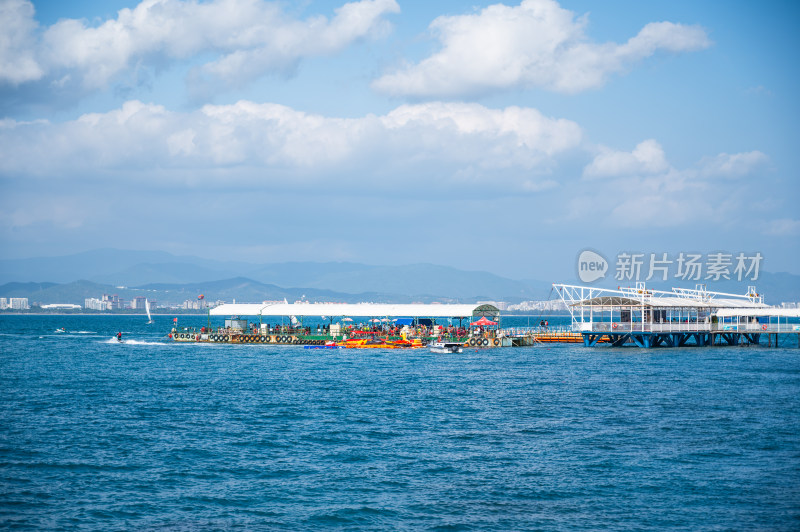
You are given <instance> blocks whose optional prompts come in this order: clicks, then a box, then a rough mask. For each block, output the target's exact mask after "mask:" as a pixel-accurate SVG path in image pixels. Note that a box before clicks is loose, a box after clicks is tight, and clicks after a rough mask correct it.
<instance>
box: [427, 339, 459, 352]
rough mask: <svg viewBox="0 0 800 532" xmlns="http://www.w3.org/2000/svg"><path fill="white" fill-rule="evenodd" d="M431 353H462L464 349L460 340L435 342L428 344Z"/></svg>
mask: <svg viewBox="0 0 800 532" xmlns="http://www.w3.org/2000/svg"><path fill="white" fill-rule="evenodd" d="M428 348H429V349H430V350H431V353H461V352H463V351H464V349H463V347H462V346H461V344H459V343H458V342H433V343H430V344H428Z"/></svg>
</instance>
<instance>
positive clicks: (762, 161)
mask: <svg viewBox="0 0 800 532" xmlns="http://www.w3.org/2000/svg"><path fill="white" fill-rule="evenodd" d="M768 161H769V158H768V157H767V156H766V155H765V154H764V153H762V152H760V151H758V150H754V151H749V152H744V153H734V154H729V153H720V154H719V155H717V156H716V157H711V158H706V159H704V160H703V161H701V162H700V172H701V174H703V175H705V176H708V177H743V176H747V175H751V174H752V173H753V172H754V171H756V170H759V169H761V168H763V167H764V166H765V165H766V164H767V162H768Z"/></svg>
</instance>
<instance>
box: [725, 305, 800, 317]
mask: <svg viewBox="0 0 800 532" xmlns="http://www.w3.org/2000/svg"><path fill="white" fill-rule="evenodd" d="M717 316H719V317H720V318H728V317H732V316H739V317H762V316H763V317H766V316H771V317H776V318H800V309H797V308H775V307H770V308H757V309H756V308H730V309H720V310H719V311H717Z"/></svg>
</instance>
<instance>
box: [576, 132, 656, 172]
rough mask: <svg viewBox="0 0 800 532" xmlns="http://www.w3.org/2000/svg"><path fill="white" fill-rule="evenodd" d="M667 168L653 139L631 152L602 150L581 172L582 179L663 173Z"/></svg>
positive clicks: (642, 143)
mask: <svg viewBox="0 0 800 532" xmlns="http://www.w3.org/2000/svg"><path fill="white" fill-rule="evenodd" d="M668 168H669V164H667V160H666V157H665V156H664V150H663V149H662V148H661V145H660V144H659V143H658V142H656V141H655V140H653V139H649V140H645V141H643V142H641V143H639V144H638V145H637V146H636V148H635V149H634V150H633V151H632V152H623V151H614V150H610V149H607V148H605V149H603V150H602V151H601V152H600V153H599V154H598V155H597V156H596V157H595V158H594V160H593V161H592V162H591V163H590V164H589V165H587V166H586V168H584V170H583V175H584V177H619V176H626V175H647V174H657V173H660V172H664V171H666V170H667V169H668Z"/></svg>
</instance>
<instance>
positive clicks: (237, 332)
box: [169, 283, 800, 349]
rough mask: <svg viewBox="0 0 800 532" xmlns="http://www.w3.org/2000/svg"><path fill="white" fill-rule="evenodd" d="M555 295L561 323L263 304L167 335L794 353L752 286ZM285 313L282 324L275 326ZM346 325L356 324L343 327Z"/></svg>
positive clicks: (792, 329)
mask: <svg viewBox="0 0 800 532" xmlns="http://www.w3.org/2000/svg"><path fill="white" fill-rule="evenodd" d="M554 289H555V290H556V291H557V292H558V294H559V296H560V297H561V299H562V300H563V301H564V303H565V304H566V305H567V309H568V310H569V312H570V317H571V324H570V325H569V326H567V327H553V328H550V327H546V326H545V327H541V326H540V327H512V328H502V327H501V326H500V319H501V316H500V311H499V310H498V309H497V308H496V307H494V306H492V305H443V304H442V305H439V304H432V305H422V304H414V305H382V304H379V305H375V304H367V303H363V304H338V303H294V304H290V303H286V302H283V303H280V302H272V303H258V304H224V305H220V306H218V307H215V308H213V309H211V310H210V311H209V325H208V327H201V328H199V329H197V328H182V329H179V328H177V327H175V328H173V329H172V331H171V333H170V335H169V336H170V338H172V339H173V340H174V341H176V342H187V343H197V342H200V343H217V344H266V345H303V346H311V347H329V348H334V347H342V348H359V349H370V348H382V349H414V348H421V347H425V346H427V345H428V344H431V343H433V342H437V341H438V342H449V343H459V344H461V345H462V346H463V347H464V348H475V349H483V348H499V347H525V346H532V345H542V344H551V343H582V344H583V345H585V346H587V347H594V346H597V345H598V344H607V345H611V346H615V347H620V346H627V345H630V346H637V347H640V348H651V347H683V346H698V347H700V346H712V345H741V344H761V343H763V338H764V337H766V340H767V345H769V346H772V345H775V346H778V344H779V341H780V339H781V338H784V339H785V338H786V337H787V335H790V334H796V335H797V339H798V347H800V320H798V318H800V310H797V309H776V308H773V307H769V306H767V305H766V304H764V302H763V298H762V297H761V296H760V295H758V294H757V293H756V291H755V288H754V287H750V289H749V290H748V294H746V295H744V296H742V295H736V294H724V293H719V292H709V291H707V290H705V289H704V287H702V286H698V287H697V288H696V289H694V290H689V289H677V288H676V289H673V291H672V292H664V291H657V290H649V289H647V288H646V287H645V285H644V283H639V284H637V287H636V288H628V289H618V290H609V289H602V288H593V287H585V286H574V285H554ZM212 316H228V317H229V318H228V319H226V320H225V326H224V327H211V317H212ZM240 316H247V317H251V318H255V319H253V320H252V321H250V320H248V319H242V318H240ZM287 317H288V318H289V321H290V323H291V325H285V324H283V323H280V324H279V322H283V321H285V320H286V318H287ZM308 317H313V318H315V319H316V321H317V322H319V321H320V319H321V320H322V321H323V322H324V321H325V320H328V321H329V323H328V324H327V325H322V324H317V325H316V326H315V327H305V326H303V318H308ZM354 319H358V320H359V321H360V322H361V323H360V325H359V326H356V325H352V324H351V323H352V322H354ZM334 321H336V323H334ZM456 322H457V323H458V325H456ZM542 324H543V325H545V324H544V322H543V323H542ZM784 344H786V342H785V341H784Z"/></svg>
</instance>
